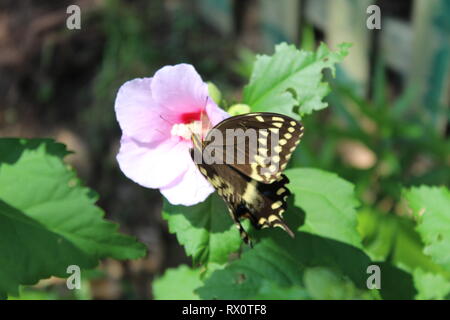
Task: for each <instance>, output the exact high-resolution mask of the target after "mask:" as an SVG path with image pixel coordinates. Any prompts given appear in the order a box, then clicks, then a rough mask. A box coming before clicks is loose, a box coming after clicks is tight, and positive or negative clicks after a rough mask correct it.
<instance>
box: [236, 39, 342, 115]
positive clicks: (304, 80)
mask: <svg viewBox="0 0 450 320" xmlns="http://www.w3.org/2000/svg"><path fill="white" fill-rule="evenodd" d="M349 47H350V45H349V44H341V45H340V46H339V49H338V51H336V52H332V51H330V50H329V49H328V48H327V46H326V45H325V44H324V43H322V44H321V45H320V47H319V48H318V50H317V51H316V52H309V51H303V50H298V49H297V48H296V47H295V46H294V45H288V44H286V43H281V44H279V45H277V46H276V47H275V53H274V54H273V55H272V56H267V55H260V56H257V59H256V62H255V65H254V67H253V72H252V76H251V78H250V82H249V84H248V85H247V86H246V87H245V88H244V93H243V95H244V99H243V103H245V104H248V105H250V106H251V107H252V110H253V111H276V112H280V113H283V114H286V115H289V116H292V117H297V118H298V115H297V114H296V112H294V110H293V109H294V107H295V106H300V109H299V112H300V115H302V114H309V113H311V112H312V111H314V110H320V109H323V108H326V107H327V104H326V103H325V102H323V101H322V99H323V97H324V96H325V95H326V94H327V93H328V91H329V87H328V85H327V84H326V83H325V82H322V71H323V70H324V69H325V68H329V69H331V71H332V73H333V75H334V65H335V64H336V63H338V62H340V61H341V60H342V59H343V58H344V57H345V56H346V55H347V53H348V48H349Z"/></svg>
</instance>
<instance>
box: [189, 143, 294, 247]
mask: <svg viewBox="0 0 450 320" xmlns="http://www.w3.org/2000/svg"><path fill="white" fill-rule="evenodd" d="M194 152H198V149H193V150H192V151H191V155H192V158H193V159H194ZM197 166H198V168H199V170H200V172H201V173H202V175H203V176H204V177H205V178H206V179H207V180H208V181H209V182H210V183H211V184H212V185H213V187H214V188H215V189H216V190H217V192H218V194H219V195H220V196H221V197H222V198H223V200H224V201H225V202H226V203H227V206H228V209H229V211H230V215H231V217H232V219H233V220H234V222H235V223H236V225H237V227H238V229H239V232H240V234H241V238H242V239H243V240H244V242H245V243H250V239H249V237H248V234H247V232H246V231H245V229H244V228H243V227H242V225H241V223H240V219H242V218H247V219H249V220H250V221H251V223H252V224H253V226H255V227H256V228H258V229H260V228H264V227H276V226H278V227H281V228H282V229H284V230H285V231H286V232H287V233H288V234H289V235H291V236H292V237H293V236H294V234H293V232H292V231H291V230H290V229H289V227H288V226H287V225H286V224H285V222H284V221H283V219H282V214H283V212H284V211H285V210H286V207H287V205H286V200H287V197H288V196H289V194H290V192H289V190H288V189H287V187H286V184H287V183H288V182H289V180H288V179H287V178H286V176H284V175H281V176H280V178H278V180H276V181H274V182H272V183H270V184H266V183H262V182H259V181H256V180H254V179H251V178H250V177H248V176H246V175H245V174H243V173H242V172H240V171H238V170H237V169H235V168H234V167H232V166H229V165H227V164H206V163H197Z"/></svg>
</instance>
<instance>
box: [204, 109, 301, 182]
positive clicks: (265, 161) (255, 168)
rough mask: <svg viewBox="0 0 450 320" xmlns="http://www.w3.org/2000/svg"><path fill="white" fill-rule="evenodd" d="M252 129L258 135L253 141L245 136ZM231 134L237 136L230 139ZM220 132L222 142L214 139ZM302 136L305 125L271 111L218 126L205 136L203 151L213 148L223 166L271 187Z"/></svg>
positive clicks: (239, 117) (226, 121)
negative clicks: (227, 165)
mask: <svg viewBox="0 0 450 320" xmlns="http://www.w3.org/2000/svg"><path fill="white" fill-rule="evenodd" d="M230 130H231V131H230ZM252 130H253V131H254V132H256V138H255V139H253V140H251V137H250V136H246V133H248V132H250V133H251V132H252ZM229 132H235V135H236V137H235V138H234V137H231V136H229ZM217 133H219V135H220V134H221V135H222V137H223V139H222V140H221V141H220V142H217V141H216V139H215V138H214V137H213V135H214V134H217ZM302 135H303V126H302V124H301V123H300V122H298V121H296V120H294V119H292V118H290V117H288V116H285V115H281V114H277V113H270V112H264V113H248V114H244V115H240V116H235V117H231V118H228V119H225V120H223V121H222V122H220V123H219V124H217V125H216V126H215V127H214V128H213V130H211V131H210V132H209V133H208V135H207V136H206V138H205V141H204V148H211V147H214V149H215V151H214V153H215V158H216V159H221V160H222V163H226V164H229V165H230V166H232V167H233V168H235V169H236V170H238V171H240V172H242V173H243V174H244V175H246V176H248V177H250V178H251V179H254V180H256V181H259V182H262V183H269V184H270V183H273V182H275V181H277V180H278V179H279V178H280V177H281V172H282V171H283V170H284V169H285V168H286V166H287V163H288V161H289V159H290V157H291V155H292V152H293V151H294V150H295V148H296V147H297V145H298V143H299V142H300V138H301V137H302ZM230 137H231V138H232V139H229V138H230ZM230 140H231V141H230ZM230 154H232V157H229V155H230ZM230 159H231V161H230ZM239 159H244V160H243V161H239Z"/></svg>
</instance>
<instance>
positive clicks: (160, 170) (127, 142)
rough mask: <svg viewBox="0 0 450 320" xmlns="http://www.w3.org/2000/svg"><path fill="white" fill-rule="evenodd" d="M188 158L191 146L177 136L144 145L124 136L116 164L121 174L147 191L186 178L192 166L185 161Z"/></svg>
mask: <svg viewBox="0 0 450 320" xmlns="http://www.w3.org/2000/svg"><path fill="white" fill-rule="evenodd" d="M186 155H189V145H188V144H187V143H184V142H182V141H180V139H178V138H176V137H175V138H172V139H168V140H164V141H162V142H159V143H143V142H139V141H137V140H135V139H133V138H131V137H128V136H125V135H123V136H122V139H121V141H120V150H119V154H118V155H117V161H118V162H119V166H120V169H121V170H122V172H123V173H124V174H125V175H126V176H127V177H128V178H130V179H131V180H133V181H134V182H136V183H138V184H140V185H142V186H144V187H147V188H161V187H165V186H167V185H169V184H171V183H172V182H174V181H175V180H177V179H178V178H180V177H182V176H183V175H184V173H185V172H186V170H187V169H188V167H189V166H190V163H189V162H188V161H186V160H184V159H185V158H186ZM183 160H184V161H183ZM189 160H190V162H192V160H191V159H189Z"/></svg>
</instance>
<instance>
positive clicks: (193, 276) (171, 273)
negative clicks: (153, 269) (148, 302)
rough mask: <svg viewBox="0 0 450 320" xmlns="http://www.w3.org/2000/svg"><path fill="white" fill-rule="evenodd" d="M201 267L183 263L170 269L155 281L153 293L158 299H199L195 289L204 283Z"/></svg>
mask: <svg viewBox="0 0 450 320" xmlns="http://www.w3.org/2000/svg"><path fill="white" fill-rule="evenodd" d="M200 273H201V272H200V269H191V268H189V267H188V266H186V265H181V266H179V267H178V268H176V269H168V270H166V272H165V273H164V275H163V276H162V277H160V278H158V279H156V280H154V281H153V295H154V296H155V299H157V300H198V299H199V297H198V295H197V294H195V293H194V290H195V289H197V288H198V287H200V286H201V285H202V283H203V282H202V281H201V279H200Z"/></svg>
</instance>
